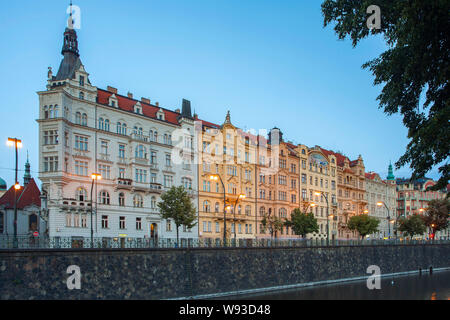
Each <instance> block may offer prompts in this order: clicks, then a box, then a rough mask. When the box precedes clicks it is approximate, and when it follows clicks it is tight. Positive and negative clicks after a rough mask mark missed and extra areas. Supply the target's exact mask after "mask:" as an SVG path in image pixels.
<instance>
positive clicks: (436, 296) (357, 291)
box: [225, 271, 450, 300]
mask: <svg viewBox="0 0 450 320" xmlns="http://www.w3.org/2000/svg"><path fill="white" fill-rule="evenodd" d="M229 298H230V299H245V300H399V299H401V300H450V271H439V272H437V271H434V272H433V273H432V274H429V273H423V274H422V275H419V274H413V275H406V276H397V277H392V276H391V277H386V278H384V277H383V278H381V288H380V289H373V290H369V289H368V288H367V285H366V280H362V281H361V280H360V281H353V282H346V283H342V284H332V285H320V286H314V287H306V288H299V289H289V290H285V291H272V292H267V293H258V294H251V295H245V296H244V295H242V296H234V297H229ZM225 299H228V298H225Z"/></svg>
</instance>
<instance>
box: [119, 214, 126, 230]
mask: <svg viewBox="0 0 450 320" xmlns="http://www.w3.org/2000/svg"><path fill="white" fill-rule="evenodd" d="M119 229H125V217H119Z"/></svg>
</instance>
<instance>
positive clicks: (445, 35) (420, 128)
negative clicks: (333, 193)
mask: <svg viewBox="0 0 450 320" xmlns="http://www.w3.org/2000/svg"><path fill="white" fill-rule="evenodd" d="M370 5H378V6H379V7H380V11H381V29H379V30H377V29H372V30H369V28H368V27H367V25H366V22H367V19H368V18H369V16H370V15H371V14H368V13H366V9H367V8H368V7H369V6H370ZM449 12H450V1H448V0H425V1H424V0H408V1H405V0H325V1H324V2H323V3H322V14H323V16H324V26H327V25H328V24H330V23H332V22H334V30H335V32H336V34H337V36H338V38H339V39H345V38H346V37H347V36H349V37H350V38H351V39H352V43H353V46H354V47H355V46H356V45H357V44H358V42H359V41H361V40H362V39H364V38H366V37H368V36H369V35H376V34H379V35H382V36H383V37H384V40H385V41H386V44H387V45H388V50H386V51H385V52H383V53H382V54H381V55H380V56H379V57H378V58H376V59H373V60H371V61H369V62H367V63H365V64H364V65H363V68H367V69H369V70H370V71H371V72H372V74H373V75H374V76H375V79H374V84H375V85H379V84H383V85H384V87H383V89H382V92H381V94H380V95H379V96H378V98H377V100H378V101H379V107H380V108H384V112H385V113H386V114H388V115H392V114H396V113H400V114H401V115H402V116H403V123H404V125H405V126H406V127H407V129H408V138H409V139H410V142H409V143H408V146H407V148H406V152H405V153H404V154H403V155H402V156H401V157H400V159H399V160H398V161H397V162H396V164H395V166H396V168H397V169H399V168H401V167H403V166H405V165H406V164H409V165H410V167H411V168H412V169H413V174H412V177H411V178H412V179H416V178H420V177H423V176H425V174H426V173H427V172H428V171H429V170H430V169H432V168H433V167H434V166H439V169H438V170H439V173H440V175H441V177H440V179H439V181H438V183H437V184H436V185H435V186H433V187H431V188H430V189H432V190H440V189H442V188H444V187H446V185H447V183H448V180H449V179H450V164H449V162H448V157H449V155H450V121H449V119H450V94H449V93H450V88H449V84H448V79H449V78H450V59H449V57H450V32H448V30H450V19H449Z"/></svg>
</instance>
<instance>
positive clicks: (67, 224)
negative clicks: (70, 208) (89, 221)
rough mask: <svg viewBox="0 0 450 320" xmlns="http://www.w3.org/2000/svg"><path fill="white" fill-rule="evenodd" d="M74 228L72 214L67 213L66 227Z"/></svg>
mask: <svg viewBox="0 0 450 320" xmlns="http://www.w3.org/2000/svg"><path fill="white" fill-rule="evenodd" d="M71 226H72V214H71V213H66V227H71Z"/></svg>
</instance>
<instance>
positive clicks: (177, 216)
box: [158, 186, 197, 243]
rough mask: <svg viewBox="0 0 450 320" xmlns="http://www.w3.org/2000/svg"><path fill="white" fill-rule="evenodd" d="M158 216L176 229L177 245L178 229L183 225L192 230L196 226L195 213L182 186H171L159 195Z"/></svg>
mask: <svg viewBox="0 0 450 320" xmlns="http://www.w3.org/2000/svg"><path fill="white" fill-rule="evenodd" d="M158 208H159V214H160V215H161V217H162V218H163V219H171V220H173V222H174V223H175V225H176V227H177V243H178V233H179V227H180V226H181V225H185V226H186V227H187V228H192V227H193V226H195V225H196V224H197V214H196V213H197V212H196V209H195V205H194V204H193V203H192V201H191V198H190V197H189V194H188V193H187V191H186V189H185V188H184V187H183V186H178V187H176V186H173V187H172V188H170V189H169V190H167V191H166V192H164V193H163V194H162V195H161V202H158Z"/></svg>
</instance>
